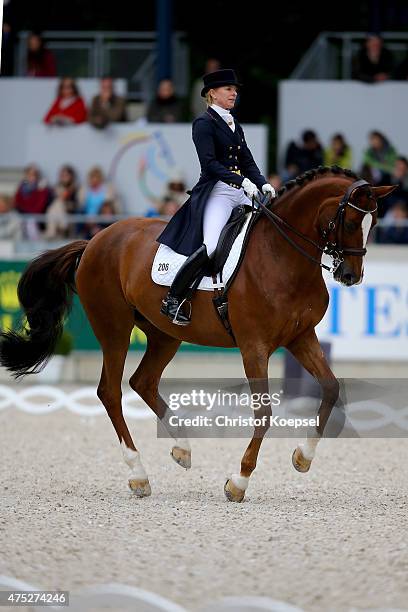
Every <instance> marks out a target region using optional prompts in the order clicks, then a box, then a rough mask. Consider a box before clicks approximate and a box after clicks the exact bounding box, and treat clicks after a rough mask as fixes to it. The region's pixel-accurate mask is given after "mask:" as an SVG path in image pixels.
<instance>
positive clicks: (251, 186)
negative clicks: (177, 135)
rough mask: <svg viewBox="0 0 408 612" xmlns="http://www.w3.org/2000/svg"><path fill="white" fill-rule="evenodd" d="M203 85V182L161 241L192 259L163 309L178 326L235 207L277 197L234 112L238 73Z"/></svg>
mask: <svg viewBox="0 0 408 612" xmlns="http://www.w3.org/2000/svg"><path fill="white" fill-rule="evenodd" d="M203 81H204V87H203V89H202V91H201V95H202V96H203V97H205V98H206V100H207V105H208V108H207V111H206V112H205V113H203V114H202V115H201V116H200V117H198V118H197V119H196V120H195V121H194V123H193V142H194V144H195V147H196V149H197V154H198V158H199V160H200V164H201V175H200V180H199V181H198V183H197V184H196V185H195V187H194V188H193V189H192V191H191V196H190V198H189V199H188V200H187V202H186V203H185V204H184V205H183V206H182V207H181V208H180V210H179V211H178V212H177V213H176V214H175V215H174V217H172V219H171V220H170V221H169V223H168V225H167V226H166V228H165V230H164V231H163V232H162V233H161V234H160V236H159V238H158V239H157V240H158V242H160V243H162V244H166V245H167V246H169V247H170V248H171V249H173V251H176V252H177V253H180V254H182V255H187V256H188V257H187V259H186V261H185V262H184V264H183V265H182V267H181V268H180V270H179V271H178V272H177V275H176V277H175V279H174V281H173V283H172V285H171V287H170V290H169V292H168V294H167V296H166V297H165V299H164V300H163V302H162V307H161V312H162V313H163V314H164V315H166V316H168V317H169V318H170V319H171V321H172V322H173V323H175V324H176V325H188V324H189V323H190V314H187V313H186V312H183V309H182V305H183V302H184V301H185V296H186V294H187V292H188V289H189V288H190V286H191V285H192V283H193V282H194V280H195V279H196V278H197V277H198V275H199V274H200V272H201V271H203V270H204V268H205V266H206V265H207V263H208V259H209V256H210V255H212V253H213V252H214V251H215V248H216V246H217V242H218V238H219V236H220V233H221V230H222V228H223V227H224V225H225V224H226V223H227V221H228V219H229V217H230V214H231V211H232V209H233V208H234V207H235V206H240V205H243V204H251V200H250V199H248V198H252V197H253V196H255V195H256V194H257V193H258V190H262V192H263V193H265V194H266V193H270V194H271V196H272V197H274V196H275V192H274V189H273V187H272V186H271V185H269V184H268V183H267V182H266V179H265V177H264V176H262V174H261V173H260V171H259V168H258V166H257V165H256V163H255V161H254V159H253V157H252V154H251V152H250V150H249V148H248V145H247V144H246V142H245V136H244V131H243V129H242V127H241V126H240V125H239V123H237V122H236V121H235V120H234V117H233V116H232V115H231V113H230V110H231V109H232V108H233V107H234V105H235V101H236V98H237V95H238V87H239V86H240V83H238V81H237V77H236V74H235V72H234V71H233V70H230V69H224V70H217V71H215V72H211V73H209V74H206V75H204V77H203Z"/></svg>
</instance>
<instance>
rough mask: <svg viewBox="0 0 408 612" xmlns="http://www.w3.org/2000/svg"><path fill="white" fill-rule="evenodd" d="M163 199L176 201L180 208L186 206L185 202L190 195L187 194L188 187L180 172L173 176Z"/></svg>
mask: <svg viewBox="0 0 408 612" xmlns="http://www.w3.org/2000/svg"><path fill="white" fill-rule="evenodd" d="M163 198H170V199H171V200H175V201H176V202H177V203H178V204H179V206H181V205H182V204H184V202H185V201H186V200H187V198H188V194H187V192H186V185H185V183H184V181H183V177H182V175H181V174H180V173H179V172H178V171H176V172H174V173H173V176H172V177H171V179H170V181H169V182H168V183H167V185H166V189H165V192H164V195H163Z"/></svg>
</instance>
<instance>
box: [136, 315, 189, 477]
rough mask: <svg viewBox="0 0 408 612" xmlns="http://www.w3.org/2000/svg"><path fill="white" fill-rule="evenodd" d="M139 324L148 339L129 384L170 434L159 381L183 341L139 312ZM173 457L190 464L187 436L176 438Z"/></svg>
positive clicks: (184, 466) (166, 407) (185, 466)
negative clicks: (153, 323)
mask: <svg viewBox="0 0 408 612" xmlns="http://www.w3.org/2000/svg"><path fill="white" fill-rule="evenodd" d="M136 325H137V326H138V327H139V328H140V329H141V330H142V331H144V333H145V334H146V338H147V347H146V352H145V354H144V356H143V359H142V361H141V362H140V364H139V366H138V368H137V370H136V372H135V373H134V374H133V375H132V377H131V378H130V380H129V384H130V386H131V387H132V389H133V390H134V391H136V393H138V394H139V395H140V397H141V398H142V399H143V400H144V401H145V402H146V404H147V405H148V406H150V408H151V409H152V410H153V412H154V413H155V414H156V415H157V417H158V418H159V419H160V421H161V422H162V424H163V425H164V427H165V428H166V429H167V431H168V432H169V434H170V436H171V437H174V429H173V430H172V429H171V428H170V427H169V426H168V418H169V416H170V415H169V410H168V406H167V404H166V402H165V401H164V399H163V398H162V397H161V395H160V393H159V383H160V379H161V375H162V373H163V370H164V369H165V367H166V366H167V365H168V364H169V363H170V361H171V360H172V359H173V357H174V355H175V354H176V352H177V349H178V348H179V346H180V344H181V342H180V340H177V339H175V338H172V337H171V336H168V335H167V334H165V333H163V332H162V331H160V330H159V329H157V328H156V327H154V325H152V324H151V323H150V322H149V321H147V320H146V319H143V318H142V317H138V315H137V314H136ZM175 440H176V444H175V445H174V446H173V448H172V451H171V456H172V458H173V459H174V461H176V463H178V464H179V465H180V466H181V467H183V468H186V469H188V468H190V467H191V448H190V444H189V442H188V440H187V438H186V437H183V438H181V437H180V438H175Z"/></svg>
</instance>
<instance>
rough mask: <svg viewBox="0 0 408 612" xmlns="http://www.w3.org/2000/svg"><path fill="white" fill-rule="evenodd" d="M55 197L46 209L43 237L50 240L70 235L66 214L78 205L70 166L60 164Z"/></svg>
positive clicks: (74, 177)
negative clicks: (45, 224) (45, 226)
mask: <svg viewBox="0 0 408 612" xmlns="http://www.w3.org/2000/svg"><path fill="white" fill-rule="evenodd" d="M54 191H55V199H54V200H53V201H52V203H51V204H50V206H49V207H48V209H47V228H46V231H45V234H44V238H46V239H48V240H52V239H54V238H57V237H58V236H64V237H65V236H67V235H69V234H71V235H72V232H69V230H70V229H72V228H70V225H69V223H68V218H67V216H68V215H69V214H70V213H74V212H75V211H76V209H77V205H78V193H77V192H78V186H77V181H76V173H75V170H74V169H73V168H72V166H62V168H61V170H60V171H59V176H58V183H57V186H56V188H55V190H54Z"/></svg>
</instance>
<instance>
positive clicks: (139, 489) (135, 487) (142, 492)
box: [129, 478, 152, 497]
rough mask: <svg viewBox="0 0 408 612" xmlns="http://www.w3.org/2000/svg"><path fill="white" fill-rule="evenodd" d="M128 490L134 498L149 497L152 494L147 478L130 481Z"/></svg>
mask: <svg viewBox="0 0 408 612" xmlns="http://www.w3.org/2000/svg"><path fill="white" fill-rule="evenodd" d="M129 489H130V490H131V491H132V493H133V495H136V497H149V495H151V494H152V490H151V488H150V483H149V481H148V479H147V478H146V479H145V480H136V479H130V480H129Z"/></svg>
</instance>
